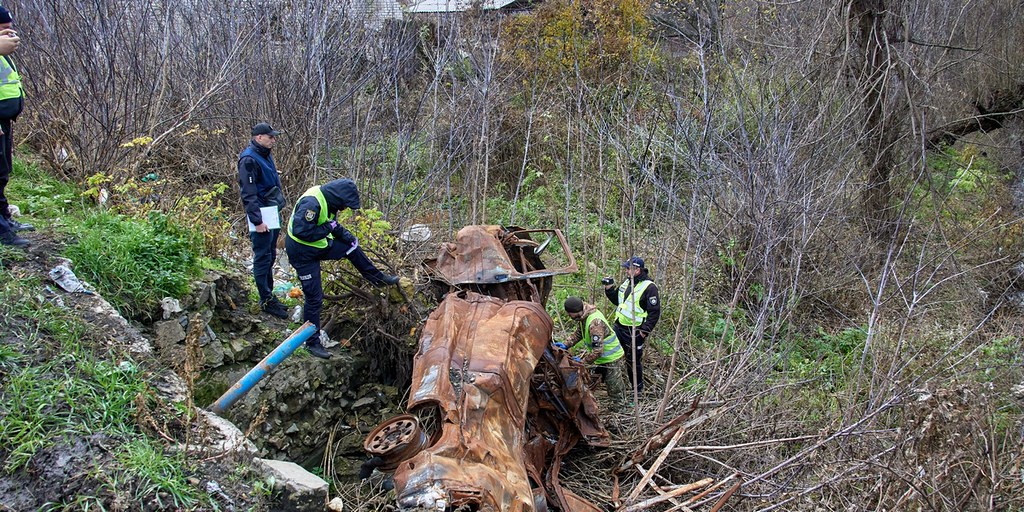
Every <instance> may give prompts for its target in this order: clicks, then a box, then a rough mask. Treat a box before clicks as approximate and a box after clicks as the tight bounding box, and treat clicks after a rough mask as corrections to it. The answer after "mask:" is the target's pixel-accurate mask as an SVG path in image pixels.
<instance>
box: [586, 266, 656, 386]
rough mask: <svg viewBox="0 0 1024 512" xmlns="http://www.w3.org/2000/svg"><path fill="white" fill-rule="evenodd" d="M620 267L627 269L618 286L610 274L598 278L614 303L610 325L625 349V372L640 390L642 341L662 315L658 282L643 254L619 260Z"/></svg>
mask: <svg viewBox="0 0 1024 512" xmlns="http://www.w3.org/2000/svg"><path fill="white" fill-rule="evenodd" d="M622 268H624V269H626V280H625V281H623V282H622V284H621V285H619V288H618V290H616V289H615V282H614V281H613V280H612V278H611V277H605V278H604V279H602V280H601V282H602V283H604V294H605V296H607V297H608V300H610V301H611V303H612V304H614V305H615V306H616V307H615V325H613V326H612V329H614V330H615V334H616V335H617V336H618V337H619V341H620V342H621V343H622V345H623V348H624V349H625V351H626V373H627V374H628V375H629V379H630V382H632V383H633V385H634V388H635V389H636V392H637V393H641V392H643V390H644V364H643V357H644V344H645V342H646V341H647V338H648V337H650V335H651V331H653V330H654V326H655V325H657V324H658V319H659V318H661V300H660V299H659V298H658V286H657V285H655V284H654V281H651V278H650V276H648V274H647V267H646V266H645V265H644V260H643V259H642V258H640V257H638V256H633V257H632V258H629V259H628V260H626V261H625V262H623V263H622ZM634 352H635V353H636V358H635V359H634V357H633V354H634Z"/></svg>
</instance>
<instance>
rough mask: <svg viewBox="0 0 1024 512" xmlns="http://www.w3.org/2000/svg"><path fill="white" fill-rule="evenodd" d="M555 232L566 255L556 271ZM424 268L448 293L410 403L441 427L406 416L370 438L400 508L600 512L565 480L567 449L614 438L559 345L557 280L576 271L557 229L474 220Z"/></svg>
mask: <svg viewBox="0 0 1024 512" xmlns="http://www.w3.org/2000/svg"><path fill="white" fill-rule="evenodd" d="M534 236H536V237H538V238H541V237H546V239H545V240H544V241H543V242H537V241H535V240H533V237H534ZM555 240H557V241H558V244H557V247H558V249H557V250H560V251H561V253H560V257H561V260H562V263H563V264H562V265H560V266H557V267H554V268H550V269H549V268H546V267H545V266H544V264H543V262H542V261H541V255H542V254H543V253H544V252H545V251H555V250H556V249H555V248H553V247H550V246H551V245H554V244H552V242H553V241H555ZM553 259H557V258H553ZM427 269H428V271H429V272H430V273H431V277H432V279H433V280H434V281H435V282H436V283H438V284H439V285H440V286H442V287H445V288H446V293H445V294H444V298H443V300H441V302H440V304H439V305H438V307H437V308H436V309H435V310H434V311H433V312H432V313H431V314H430V316H429V318H428V319H427V322H426V325H425V326H424V329H423V333H422V335H421V336H420V340H419V349H418V351H417V353H416V356H415V359H414V361H413V377H412V388H411V390H410V397H409V403H408V407H407V409H408V410H409V412H410V413H413V414H415V415H416V416H417V417H421V418H423V417H426V418H431V421H430V424H432V425H433V426H434V428H433V432H432V433H431V434H430V435H429V439H427V436H426V434H423V433H420V432H419V431H418V429H419V425H416V426H415V427H413V426H412V425H409V424H408V423H409V422H410V421H413V420H410V418H413V416H410V415H405V416H399V417H397V418H393V419H392V420H388V421H386V422H385V423H383V424H382V425H381V426H379V427H378V428H377V429H375V430H374V432H371V434H370V436H369V437H368V438H367V442H366V443H365V444H364V447H366V448H367V451H368V452H369V453H370V454H371V455H374V456H377V457H382V458H384V459H385V460H386V461H387V463H386V464H385V465H384V466H382V467H381V469H383V470H390V469H392V468H393V470H394V483H395V493H396V497H397V501H398V506H399V508H400V509H402V510H455V509H459V510H494V511H498V510H501V511H506V510H507V511H532V510H549V509H558V510H573V511H576V510H595V511H596V510H600V509H599V508H598V507H596V506H594V505H593V504H591V503H589V502H587V501H586V500H584V499H583V498H580V497H579V496H576V495H574V494H573V493H571V492H570V491H568V490H567V489H564V488H562V487H561V485H560V484H559V483H558V469H559V467H560V465H561V458H562V456H564V455H565V453H567V452H568V451H569V450H570V449H571V448H572V447H573V446H575V445H576V444H577V443H578V442H580V441H583V442H586V443H589V444H591V445H595V446H607V444H608V442H609V437H610V436H609V435H608V432H607V431H606V430H605V429H604V427H603V425H602V424H601V421H600V417H599V415H598V409H597V403H596V401H595V400H594V398H593V396H592V395H591V393H590V390H589V386H588V385H587V379H588V378H589V372H587V370H586V369H585V368H584V367H583V366H582V365H580V364H579V363H578V362H575V361H573V360H572V358H571V357H568V355H567V354H566V353H565V352H563V351H559V350H554V351H553V350H552V349H551V337H552V332H553V328H554V325H553V322H552V320H551V318H550V316H548V314H547V312H546V311H545V310H544V303H545V301H546V300H547V296H548V294H549V293H550V291H551V285H552V278H553V276H554V275H559V274H567V273H572V272H575V271H576V270H577V267H576V263H575V260H574V259H573V257H572V254H571V252H570V251H569V249H568V244H567V243H566V242H565V238H564V237H563V236H562V234H561V232H559V231H557V230H522V229H517V228H504V227H501V226H467V227H465V228H463V229H462V230H461V231H460V232H459V233H458V235H457V236H456V239H455V241H454V242H451V243H447V244H444V245H443V246H442V248H441V251H440V253H439V255H438V257H437V258H436V259H434V260H431V261H428V262H427ZM424 439H426V440H425V441H424Z"/></svg>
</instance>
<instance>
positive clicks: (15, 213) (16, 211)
mask: <svg viewBox="0 0 1024 512" xmlns="http://www.w3.org/2000/svg"><path fill="white" fill-rule="evenodd" d="M7 213H9V214H11V217H21V208H18V205H16V204H9V205H7Z"/></svg>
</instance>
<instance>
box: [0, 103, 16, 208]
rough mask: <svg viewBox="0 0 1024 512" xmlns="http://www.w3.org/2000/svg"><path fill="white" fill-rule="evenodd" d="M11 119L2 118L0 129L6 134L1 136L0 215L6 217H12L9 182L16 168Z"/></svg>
mask: <svg viewBox="0 0 1024 512" xmlns="http://www.w3.org/2000/svg"><path fill="white" fill-rule="evenodd" d="M12 124H13V123H11V120H10V119H0V130H3V131H4V134H3V135H2V136H0V215H2V216H3V217H4V218H5V219H7V220H10V219H11V213H10V211H8V210H7V207H8V206H10V203H8V202H7V195H6V194H5V190H6V189H7V183H8V182H9V181H11V171H12V170H13V169H14V136H13V135H12V134H11V128H12V127H11V125H12Z"/></svg>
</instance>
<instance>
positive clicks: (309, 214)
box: [305, 210, 316, 222]
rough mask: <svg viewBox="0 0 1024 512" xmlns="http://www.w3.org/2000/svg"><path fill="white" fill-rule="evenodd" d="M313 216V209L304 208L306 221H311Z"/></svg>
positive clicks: (314, 213) (314, 216) (314, 214)
mask: <svg viewBox="0 0 1024 512" xmlns="http://www.w3.org/2000/svg"><path fill="white" fill-rule="evenodd" d="M315 218H316V212H314V211H313V210H306V215H305V219H306V222H313V219H315Z"/></svg>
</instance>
